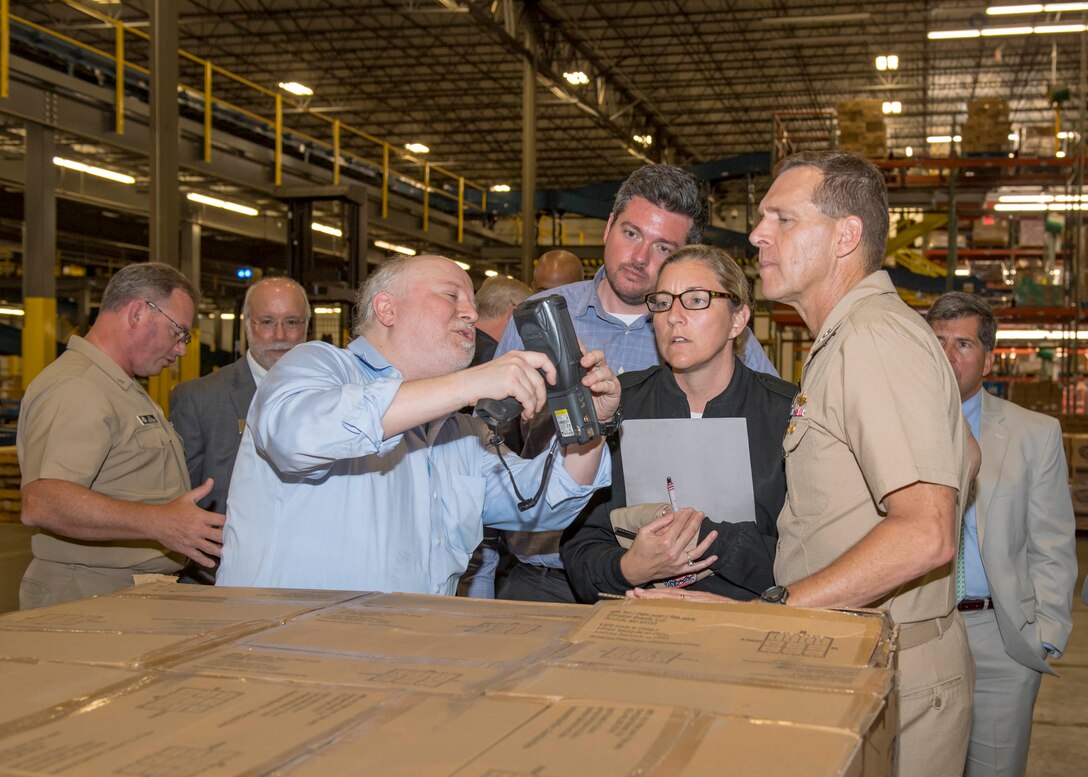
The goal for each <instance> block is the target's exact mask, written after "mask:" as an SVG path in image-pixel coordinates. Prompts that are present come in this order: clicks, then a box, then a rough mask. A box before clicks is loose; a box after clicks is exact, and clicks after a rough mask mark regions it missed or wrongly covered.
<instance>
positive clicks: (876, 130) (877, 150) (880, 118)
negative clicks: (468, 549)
mask: <svg viewBox="0 0 1088 777" xmlns="http://www.w3.org/2000/svg"><path fill="white" fill-rule="evenodd" d="M835 111H836V114H837V115H838V120H839V148H840V149H841V150H843V151H852V152H854V153H855V154H861V155H862V156H863V157H866V158H869V159H880V158H882V157H886V156H887V155H888V130H887V126H886V125H885V122H884V113H883V111H882V110H881V101H880V100H844V101H843V102H840V103H838V104H837V105H836V106H835Z"/></svg>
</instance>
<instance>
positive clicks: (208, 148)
mask: <svg viewBox="0 0 1088 777" xmlns="http://www.w3.org/2000/svg"><path fill="white" fill-rule="evenodd" d="M204 161H205V162H211V161H212V63H211V61H210V60H207V59H206V60H204Z"/></svg>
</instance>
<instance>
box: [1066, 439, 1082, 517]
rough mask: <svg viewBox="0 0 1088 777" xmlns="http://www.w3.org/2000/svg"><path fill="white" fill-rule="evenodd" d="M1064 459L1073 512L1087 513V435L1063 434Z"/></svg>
mask: <svg viewBox="0 0 1088 777" xmlns="http://www.w3.org/2000/svg"><path fill="white" fill-rule="evenodd" d="M1062 439H1063V441H1064V442H1065V458H1066V460H1067V461H1068V462H1069V480H1070V488H1072V490H1073V511H1074V512H1077V513H1088V434H1063V435H1062Z"/></svg>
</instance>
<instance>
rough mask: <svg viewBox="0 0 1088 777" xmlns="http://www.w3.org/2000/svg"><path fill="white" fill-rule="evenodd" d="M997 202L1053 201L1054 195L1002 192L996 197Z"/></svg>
mask: <svg viewBox="0 0 1088 777" xmlns="http://www.w3.org/2000/svg"><path fill="white" fill-rule="evenodd" d="M997 201H998V202H1054V197H1052V196H1051V195H1049V194H1002V195H1000V196H999V197H998V198H997Z"/></svg>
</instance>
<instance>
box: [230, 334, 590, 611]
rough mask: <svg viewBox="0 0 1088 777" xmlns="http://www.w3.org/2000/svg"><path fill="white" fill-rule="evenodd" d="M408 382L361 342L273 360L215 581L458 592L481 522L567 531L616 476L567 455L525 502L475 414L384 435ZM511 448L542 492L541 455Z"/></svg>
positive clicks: (249, 430)
mask: <svg viewBox="0 0 1088 777" xmlns="http://www.w3.org/2000/svg"><path fill="white" fill-rule="evenodd" d="M402 382H403V376H402V375H401V374H400V373H399V372H398V371H397V370H396V369H395V368H394V367H393V366H392V365H390V364H389V362H388V361H387V360H386V359H385V358H384V357H382V356H381V355H380V354H379V353H378V352H377V351H376V350H375V349H374V348H373V347H372V346H371V345H370V343H368V342H367V341H366V340H365V339H364V338H358V339H356V340H355V341H353V342H352V343H350V344H349V345H348V347H347V348H346V349H341V348H336V347H334V346H332V345H329V344H327V343H322V342H310V343H304V344H302V345H299V346H297V347H295V348H293V349H292V350H291V351H289V352H288V353H286V354H285V355H284V356H283V358H281V359H280V360H279V362H277V364H276V368H275V369H274V370H271V371H270V372H269V374H268V377H267V378H266V379H265V380H264V382H263V383H262V384H261V387H260V388H259V389H258V391H257V394H256V396H255V397H254V399H253V404H252V405H251V406H250V409H249V416H248V418H247V420H246V430H245V432H244V434H243V435H242V441H241V446H240V448H239V451H238V459H237V462H236V464H235V469H234V477H233V479H232V482H231V489H230V495H229V497H228V499H227V522H226V527H225V529H224V541H223V561H222V565H221V566H220V568H219V574H218V577H217V580H216V584H217V585H228V586H264V587H271V588H325V589H340V590H358V591H404V592H409V593H429V594H447V595H452V594H453V593H454V592H455V591H456V586H457V580H458V577H459V576H460V575H461V573H462V572H464V570H465V568H466V566H467V565H468V560H469V557H470V555H471V554H472V552H473V550H474V549H475V548H476V546H477V545H478V544H479V543H480V539H481V538H482V536H483V524H487V525H491V526H495V527H497V528H500V529H509V530H520V531H525V530H556V529H562V528H565V527H566V526H567V524H569V523H570V522H571V521H572V520H574V518H575V517H576V516H577V515H578V513H579V512H580V511H581V509H582V507H583V506H584V505H585V503H586V502H587V501H588V499H589V496H590V494H591V493H592V492H593V491H595V490H596V489H598V488H602V487H604V486H607V485H608V484H609V483H610V482H611V462H610V457H608V456H602V457H601V465H600V467H599V468H598V470H597V475H596V479H595V480H594V482H593V484H592V485H589V486H582V485H579V484H577V483H576V482H575V481H574V480H573V478H571V477H570V475H569V474H568V473H567V472H566V470H565V469H564V468H563V466H562V453H560V454H558V455H557V457H556V462H555V466H554V467H553V469H552V473H551V478H550V480H549V483H548V487H547V490H546V491H545V494H544V498H542V499H541V501H540V503H538V504H537V506H536V507H535V508H533V509H531V510H529V511H526V512H521V511H519V510H518V509H517V499H516V498H515V496H514V493H513V490H512V488H511V485H510V480H509V477H508V475H507V473H506V471H505V470H504V469H503V468H502V466H501V464H500V463H499V459H498V457H497V456H496V455H495V452H494V448H493V447H486V448H485V445H484V443H485V439H486V435H487V428H486V426H484V424H483V422H481V421H480V420H478V419H476V418H472V417H469V416H465V415H461V414H458V413H451V414H450V415H448V416H446V417H443V418H439V419H437V420H435V421H432V422H430V423H428V424H425V425H423V426H420V427H416V428H414V429H410V430H408V431H407V432H405V433H404V434H401V435H397V436H395V437H392V438H390V439H388V440H383V439H382V425H381V419H382V416H383V415H384V414H385V412H386V410H387V409H388V408H389V406H390V404H391V403H392V401H393V397H394V396H395V394H396V393H397V390H398V389H399V387H400V385H401V383H402ZM504 455H505V457H506V460H507V463H508V464H509V465H510V468H511V469H512V470H513V472H514V476H515V477H516V478H517V482H518V486H519V488H520V489H521V491H522V493H523V494H532V493H535V491H536V488H537V486H538V484H539V482H540V478H541V474H542V470H543V465H544V460H545V457H546V456H545V455H541V456H538V457H537V458H535V459H532V460H528V461H525V460H522V459H519V458H518V457H517V456H515V455H513V454H511V453H510V452H508V451H504Z"/></svg>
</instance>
